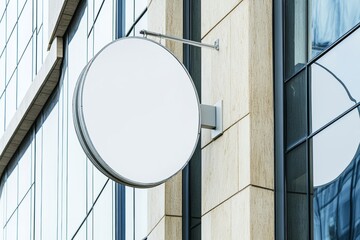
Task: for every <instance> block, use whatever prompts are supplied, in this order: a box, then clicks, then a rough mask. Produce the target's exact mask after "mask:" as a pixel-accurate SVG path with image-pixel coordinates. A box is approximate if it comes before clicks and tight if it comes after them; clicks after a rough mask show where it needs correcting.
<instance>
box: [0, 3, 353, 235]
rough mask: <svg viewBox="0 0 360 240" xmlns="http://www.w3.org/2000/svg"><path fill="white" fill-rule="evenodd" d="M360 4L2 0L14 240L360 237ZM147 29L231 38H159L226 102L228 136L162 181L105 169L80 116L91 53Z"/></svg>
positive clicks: (206, 95)
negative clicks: (77, 99) (84, 142)
mask: <svg viewBox="0 0 360 240" xmlns="http://www.w3.org/2000/svg"><path fill="white" fill-rule="evenodd" d="M359 6H360V3H358V1H356V0H352V1H345V0H312V1H303V0H286V1H283V0H256V1H255V0H226V1H220V0H203V1H201V0H182V1H180V0H179V1H169V0H168V1H164V0H136V1H135V0H56V1H55V0H49V1H47V0H0V175H1V180H0V239H6V240H13V239H19V240H23V239H96V240H97V239H116V240H130V239H136V240H137V239H149V240H150V239H154V240H161V239H185V240H199V239H290V240H291V239H358V238H359V237H360V228H359V222H360V220H359V219H360V212H359V209H360V206H359V201H360V200H359V196H358V194H359V192H358V188H359V186H360V185H358V184H357V177H358V176H359V173H358V162H359V161H360V157H359V156H360V155H359V154H360V150H359V147H358V145H359V140H360V139H359V138H360V121H359V116H360V102H359V101H360V100H359V99H360V96H359V95H360V81H359V79H358V76H360V73H358V71H359V70H358V69H360V68H359V67H358V66H357V65H358V62H359V61H358V59H359V55H360V49H359V47H358V45H359V42H360V41H359V38H360V35H359V34H360V30H358V28H359V27H360V25H359V22H360V10H359V9H360V8H359ZM142 29H147V30H149V31H153V32H159V33H162V34H165V35H170V36H177V37H181V38H186V39H191V40H194V41H199V42H203V43H208V44H211V43H213V42H214V41H216V40H217V39H218V40H219V43H220V50H219V51H215V50H211V49H205V48H204V49H201V48H197V47H193V46H189V45H185V44H184V45H183V44H182V43H179V42H173V41H169V40H165V39H161V38H160V39H159V38H151V37H149V38H151V39H153V40H154V41H157V42H159V43H161V44H163V45H164V46H165V47H167V48H168V49H169V50H170V51H171V52H172V53H174V55H175V56H176V57H177V58H178V59H179V60H180V61H181V62H183V64H184V65H185V67H186V68H187V69H188V71H189V73H190V75H191V76H192V78H193V81H194V84H195V86H196V88H197V91H198V94H199V97H200V99H201V103H204V104H215V103H216V102H218V101H219V100H222V101H223V129H224V131H223V134H222V135H221V136H220V137H218V138H216V139H212V138H211V134H210V130H208V129H202V131H201V141H199V144H198V146H197V149H196V151H195V153H194V155H193V157H192V159H191V160H190V162H189V164H188V165H187V166H186V167H185V168H184V169H183V170H182V171H181V172H179V173H178V174H177V175H176V176H174V177H173V178H171V179H170V180H168V181H167V182H165V183H164V184H161V185H159V186H157V187H154V188H150V189H134V188H131V187H127V186H123V185H120V184H118V183H115V182H113V181H112V180H110V179H108V178H107V177H105V176H104V175H103V174H102V173H101V172H100V171H98V170H97V168H96V167H95V166H93V165H92V163H91V162H90V161H89V160H88V159H87V157H86V154H85V153H84V151H83V149H82V148H81V146H80V144H79V141H78V138H77V136H76V133H75V129H74V126H73V119H72V118H73V112H72V98H73V93H74V88H75V84H76V81H77V79H78V76H79V75H80V73H81V71H82V69H83V68H84V67H85V65H86V64H87V63H88V62H89V61H90V60H91V59H92V57H94V56H95V55H96V54H97V53H98V52H99V51H100V50H101V49H102V48H103V47H104V46H105V45H107V44H108V43H110V42H111V41H113V40H115V39H118V38H122V37H131V36H139V35H140V34H139V31H140V30H142ZM138 57H139V58H140V57H141V56H138ZM154 61H156V56H154ZM119 77H121V66H119ZM99 81H101V79H99ZM139 87H141V86H139ZM120 107H121V105H120V104H119V108H120ZM119 137H120V136H119ZM119 150H121V146H119Z"/></svg>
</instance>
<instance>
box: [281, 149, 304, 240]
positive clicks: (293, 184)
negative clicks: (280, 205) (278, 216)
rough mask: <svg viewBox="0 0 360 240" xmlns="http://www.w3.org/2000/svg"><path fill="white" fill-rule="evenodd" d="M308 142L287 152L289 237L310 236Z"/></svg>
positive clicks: (300, 238)
mask: <svg viewBox="0 0 360 240" xmlns="http://www.w3.org/2000/svg"><path fill="white" fill-rule="evenodd" d="M306 162H307V157H306V143H303V144H302V145H300V146H299V147H297V148H295V149H294V150H292V151H291V152H289V153H288V154H286V200H287V207H288V210H287V229H288V239H294V240H296V239H299V240H302V239H307V238H308V237H307V236H308V205H307V202H308V200H307V199H308V198H307V179H308V178H307V176H308V175H307V163H306Z"/></svg>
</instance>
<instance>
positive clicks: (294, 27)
mask: <svg viewBox="0 0 360 240" xmlns="http://www.w3.org/2000/svg"><path fill="white" fill-rule="evenodd" d="M307 13H308V0H306V1H304V0H289V1H285V61H284V63H285V78H288V77H290V76H291V75H293V74H294V73H295V72H297V71H298V70H299V69H301V67H303V66H304V64H305V63H306V62H307V60H308V29H309V28H308V19H307V17H308V16H307Z"/></svg>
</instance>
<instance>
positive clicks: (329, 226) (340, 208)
mask: <svg viewBox="0 0 360 240" xmlns="http://www.w3.org/2000/svg"><path fill="white" fill-rule="evenodd" d="M359 111H360V110H359V109H355V110H353V111H352V112H350V113H349V114H347V115H346V116H344V117H343V118H341V119H340V120H339V121H338V122H336V123H334V124H333V125H331V126H329V127H328V128H326V129H325V130H324V131H323V132H320V133H319V134H317V135H316V136H315V137H314V138H313V139H312V140H311V149H312V151H311V155H310V156H311V161H312V164H313V180H312V181H313V185H314V189H313V198H312V202H313V216H314V220H313V221H314V222H313V223H314V239H316V240H317V239H319V240H320V239H353V238H354V237H355V236H357V235H358V234H359V232H358V231H359V230H360V211H359V210H360V195H359V191H358V189H359V187H360V184H358V183H360V181H359V180H360V172H359V163H360V147H359V143H360V112H359Z"/></svg>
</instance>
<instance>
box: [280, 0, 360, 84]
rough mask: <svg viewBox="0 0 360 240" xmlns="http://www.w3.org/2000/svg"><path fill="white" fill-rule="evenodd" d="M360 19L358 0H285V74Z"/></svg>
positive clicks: (294, 69) (296, 67)
mask: <svg viewBox="0 0 360 240" xmlns="http://www.w3.org/2000/svg"><path fill="white" fill-rule="evenodd" d="M359 22H360V1H357V0H316V1H315V0H288V1H285V61H284V63H285V78H289V77H290V76H292V75H293V74H294V73H296V72H297V71H299V70H300V69H301V67H302V66H304V65H305V64H306V63H307V62H308V60H310V59H311V58H312V57H314V56H316V55H317V54H319V53H320V52H322V51H323V50H324V49H326V48H327V47H329V46H330V45H331V44H332V43H334V42H335V41H336V40H337V39H339V38H340V37H341V36H342V35H344V34H345V33H346V32H347V31H349V30H350V29H351V28H352V27H354V26H355V25H356V24H358V23H359Z"/></svg>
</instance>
